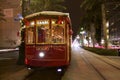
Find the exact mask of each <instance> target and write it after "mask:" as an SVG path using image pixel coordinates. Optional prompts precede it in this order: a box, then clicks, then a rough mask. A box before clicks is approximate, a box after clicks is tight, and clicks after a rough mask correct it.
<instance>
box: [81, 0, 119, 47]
mask: <svg viewBox="0 0 120 80" xmlns="http://www.w3.org/2000/svg"><path fill="white" fill-rule="evenodd" d="M107 2H120V0H84V1H83V3H82V4H81V6H82V7H83V8H84V9H85V10H92V9H94V8H95V6H96V9H95V10H94V11H93V13H94V14H95V13H98V16H99V15H100V14H101V15H102V16H101V17H99V18H97V16H96V19H98V20H100V21H101V23H102V27H103V37H104V41H105V44H104V46H105V48H106V49H107V48H108V38H107V26H106V11H105V4H106V3H107ZM97 8H99V9H101V10H99V12H98V9H97ZM100 11H101V12H100ZM98 23H99V22H98Z"/></svg>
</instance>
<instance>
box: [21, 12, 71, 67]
mask: <svg viewBox="0 0 120 80" xmlns="http://www.w3.org/2000/svg"><path fill="white" fill-rule="evenodd" d="M23 21H24V22H25V64H26V65H28V66H32V67H55V66H56V67H58V66H68V65H69V64H70V57H71V36H72V35H71V34H72V32H71V29H72V28H71V22H70V18H69V13H63V12H56V11H42V12H38V13H34V14H31V15H28V16H26V17H25V18H24V19H23Z"/></svg>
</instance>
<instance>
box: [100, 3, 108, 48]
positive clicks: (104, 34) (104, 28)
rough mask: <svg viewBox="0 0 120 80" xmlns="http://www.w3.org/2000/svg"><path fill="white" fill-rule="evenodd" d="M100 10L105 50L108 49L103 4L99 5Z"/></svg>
mask: <svg viewBox="0 0 120 80" xmlns="http://www.w3.org/2000/svg"><path fill="white" fill-rule="evenodd" d="M101 9H102V23H103V37H104V46H105V49H107V48H108V38H107V26H106V15H105V4H102V5H101Z"/></svg>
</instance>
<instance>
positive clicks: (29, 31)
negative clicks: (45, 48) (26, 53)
mask: <svg viewBox="0 0 120 80" xmlns="http://www.w3.org/2000/svg"><path fill="white" fill-rule="evenodd" d="M26 32H27V39H26V41H27V43H28V44H32V43H34V38H33V36H34V27H28V28H27V29H26Z"/></svg>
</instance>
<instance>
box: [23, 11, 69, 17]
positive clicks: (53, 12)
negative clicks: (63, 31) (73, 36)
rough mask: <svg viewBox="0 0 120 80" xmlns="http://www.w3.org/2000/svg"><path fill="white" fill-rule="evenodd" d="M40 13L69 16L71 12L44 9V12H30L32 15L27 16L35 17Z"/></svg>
mask: <svg viewBox="0 0 120 80" xmlns="http://www.w3.org/2000/svg"><path fill="white" fill-rule="evenodd" d="M39 15H51V16H68V17H69V13H63V12H58V11H42V12H37V13H34V14H30V15H28V16H26V17H25V18H31V17H35V16H39Z"/></svg>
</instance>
